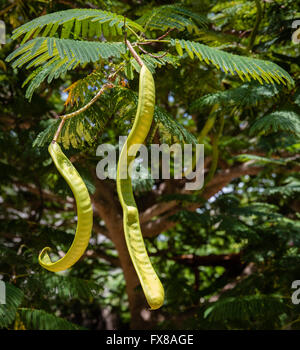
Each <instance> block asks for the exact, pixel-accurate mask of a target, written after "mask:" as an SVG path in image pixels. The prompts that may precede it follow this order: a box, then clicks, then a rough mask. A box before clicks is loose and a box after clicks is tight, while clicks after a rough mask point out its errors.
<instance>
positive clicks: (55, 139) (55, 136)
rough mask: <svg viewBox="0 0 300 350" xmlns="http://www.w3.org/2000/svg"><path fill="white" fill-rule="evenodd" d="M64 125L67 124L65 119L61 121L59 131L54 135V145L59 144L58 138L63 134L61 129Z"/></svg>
mask: <svg viewBox="0 0 300 350" xmlns="http://www.w3.org/2000/svg"><path fill="white" fill-rule="evenodd" d="M64 123H65V119H64V118H63V119H62V120H61V121H60V123H59V126H58V128H57V130H56V133H55V135H54V137H53V141H52V142H53V143H55V142H57V139H58V137H59V134H60V132H61V129H62V127H63V126H64Z"/></svg>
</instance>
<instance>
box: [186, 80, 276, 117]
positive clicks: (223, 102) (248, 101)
mask: <svg viewBox="0 0 300 350" xmlns="http://www.w3.org/2000/svg"><path fill="white" fill-rule="evenodd" d="M279 91H280V90H279V88H278V86H277V85H271V84H264V85H260V84H258V83H257V82H250V83H245V84H242V85H241V86H239V87H236V88H233V89H229V90H225V91H217V92H215V93H212V94H208V95H205V96H202V97H200V98H198V99H197V100H195V101H194V102H193V103H192V104H191V107H190V108H191V111H195V110H201V109H203V108H206V107H212V106H214V105H215V104H218V105H220V106H222V107H229V108H232V106H237V107H251V106H256V105H258V103H260V102H263V101H265V100H266V99H271V98H274V97H275V96H276V95H277V94H278V93H279Z"/></svg>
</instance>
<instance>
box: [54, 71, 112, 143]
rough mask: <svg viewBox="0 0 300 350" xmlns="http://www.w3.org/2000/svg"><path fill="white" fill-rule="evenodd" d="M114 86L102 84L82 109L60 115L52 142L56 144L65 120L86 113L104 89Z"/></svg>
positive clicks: (110, 78)
mask: <svg viewBox="0 0 300 350" xmlns="http://www.w3.org/2000/svg"><path fill="white" fill-rule="evenodd" d="M116 73H117V72H115V73H114V74H112V76H110V77H109V78H108V79H109V80H113V77H114V76H115V74H116ZM114 86H115V85H114V84H112V83H106V84H104V85H103V86H102V88H101V89H100V90H99V91H98V92H97V94H96V95H95V96H94V97H93V98H92V99H91V100H90V102H88V103H87V104H86V105H85V106H83V107H82V108H80V109H78V110H77V111H75V112H72V113H69V114H65V115H61V116H60V118H61V122H60V124H59V126H58V128H57V131H56V133H55V136H54V138H53V141H52V142H56V141H57V139H58V137H59V134H60V132H61V130H62V127H63V125H64V123H65V121H66V120H67V119H70V118H72V117H75V116H76V115H78V114H80V113H82V112H84V111H86V110H87V109H88V108H89V107H90V106H91V105H92V104H93V103H95V102H96V101H97V100H98V98H99V97H100V96H101V95H102V94H103V92H104V91H105V89H108V88H109V89H111V88H113V87H114Z"/></svg>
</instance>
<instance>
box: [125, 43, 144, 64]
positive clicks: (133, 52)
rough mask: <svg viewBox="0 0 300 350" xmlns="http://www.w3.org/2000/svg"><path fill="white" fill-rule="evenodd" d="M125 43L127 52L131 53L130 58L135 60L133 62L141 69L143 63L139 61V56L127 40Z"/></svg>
mask: <svg viewBox="0 0 300 350" xmlns="http://www.w3.org/2000/svg"><path fill="white" fill-rule="evenodd" d="M125 43H126V45H127V47H128V49H129V51H130V52H131V54H132V56H133V57H134V58H135V60H136V61H137V63H138V64H139V65H140V66H141V67H143V65H144V62H143V61H142V60H141V58H140V56H139V55H138V54H137V53H136V51H135V50H134V48H133V47H132V45H131V43H130V41H129V40H127V39H125Z"/></svg>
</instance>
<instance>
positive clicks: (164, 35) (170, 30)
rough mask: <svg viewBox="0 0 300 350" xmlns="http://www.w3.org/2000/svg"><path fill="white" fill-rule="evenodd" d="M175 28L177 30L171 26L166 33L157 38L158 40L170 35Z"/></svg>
mask: <svg viewBox="0 0 300 350" xmlns="http://www.w3.org/2000/svg"><path fill="white" fill-rule="evenodd" d="M173 30H175V28H170V29H169V30H168V31H167V32H166V33H165V34H163V35H162V36H160V37H159V38H157V39H156V40H161V39H163V38H165V37H166V36H168V35H169V33H170V32H172V31H173Z"/></svg>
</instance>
